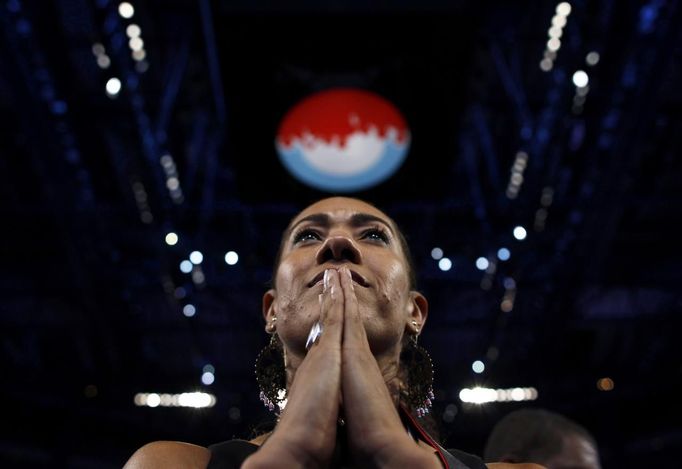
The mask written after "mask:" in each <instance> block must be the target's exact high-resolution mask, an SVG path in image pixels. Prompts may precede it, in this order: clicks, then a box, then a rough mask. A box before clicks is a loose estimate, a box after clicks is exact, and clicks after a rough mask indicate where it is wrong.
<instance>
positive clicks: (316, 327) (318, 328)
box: [305, 321, 322, 350]
mask: <svg viewBox="0 0 682 469" xmlns="http://www.w3.org/2000/svg"><path fill="white" fill-rule="evenodd" d="M320 335H322V324H320V321H317V322H315V324H313V327H311V328H310V333H309V334H308V340H306V342H305V349H306V350H308V349H310V347H312V346H313V344H314V343H315V342H317V340H318V339H319V338H320Z"/></svg>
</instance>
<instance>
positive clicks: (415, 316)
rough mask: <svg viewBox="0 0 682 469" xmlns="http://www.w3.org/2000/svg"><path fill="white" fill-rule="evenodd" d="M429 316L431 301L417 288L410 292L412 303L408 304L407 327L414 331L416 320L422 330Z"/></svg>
mask: <svg viewBox="0 0 682 469" xmlns="http://www.w3.org/2000/svg"><path fill="white" fill-rule="evenodd" d="M428 316H429V302H428V300H427V299H426V297H425V296H424V295H422V294H421V293H419V292H418V291H416V290H413V291H411V292H410V304H409V306H408V317H407V328H408V329H409V330H411V331H412V332H414V323H413V322H412V321H414V322H416V323H417V327H418V328H419V330H420V331H421V330H422V329H424V324H426V318H428Z"/></svg>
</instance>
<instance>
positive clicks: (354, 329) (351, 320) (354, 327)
mask: <svg viewBox="0 0 682 469" xmlns="http://www.w3.org/2000/svg"><path fill="white" fill-rule="evenodd" d="M339 281H340V283H341V288H342V290H343V297H344V308H343V343H344V346H351V347H356V346H360V345H367V333H366V332H365V327H364V324H363V323H362V318H361V317H360V308H359V306H358V297H357V296H356V295H355V286H354V285H353V279H352V277H351V273H350V270H349V269H348V267H345V266H344V267H341V269H339Z"/></svg>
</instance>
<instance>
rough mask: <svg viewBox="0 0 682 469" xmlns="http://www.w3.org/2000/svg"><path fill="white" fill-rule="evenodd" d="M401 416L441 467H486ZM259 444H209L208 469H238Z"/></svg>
mask: <svg viewBox="0 0 682 469" xmlns="http://www.w3.org/2000/svg"><path fill="white" fill-rule="evenodd" d="M400 410H401V412H400V414H401V417H402V419H403V422H404V423H405V426H406V427H407V430H408V432H409V433H410V434H411V435H413V436H414V435H417V436H419V438H420V439H421V440H422V441H425V442H426V443H428V444H429V445H431V447H433V449H434V452H436V453H437V454H438V457H439V458H440V460H441V462H442V463H443V467H444V468H446V469H486V466H485V464H484V463H483V461H482V460H481V459H480V458H478V457H476V456H474V455H471V454H468V453H465V452H463V451H459V450H456V449H448V450H446V449H444V448H442V447H441V446H440V445H439V444H438V443H436V442H435V441H434V440H433V438H431V436H430V435H429V434H428V433H426V431H425V430H424V429H423V428H422V427H421V425H419V423H417V421H416V420H415V419H414V418H413V417H412V416H411V415H410V414H409V412H407V411H406V410H405V409H403V408H402V407H401V408H400ZM258 448H260V446H258V445H255V444H253V443H250V442H248V441H246V440H230V441H224V442H222V443H217V444H215V445H211V446H209V447H208V449H209V450H210V451H211V460H210V461H209V463H208V469H238V468H239V467H241V465H242V463H243V462H244V460H245V459H246V458H248V457H249V456H251V455H252V454H253V453H255V452H256V451H257V450H258Z"/></svg>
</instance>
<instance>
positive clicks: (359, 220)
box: [287, 213, 393, 237]
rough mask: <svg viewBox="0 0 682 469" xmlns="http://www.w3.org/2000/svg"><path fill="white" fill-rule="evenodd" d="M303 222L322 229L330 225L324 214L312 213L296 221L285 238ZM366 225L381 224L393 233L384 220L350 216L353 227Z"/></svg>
mask: <svg viewBox="0 0 682 469" xmlns="http://www.w3.org/2000/svg"><path fill="white" fill-rule="evenodd" d="M305 222H312V223H313V224H315V225H321V226H324V227H328V226H329V225H331V223H332V221H331V217H330V216H329V215H327V214H326V213H313V214H312V215H308V216H305V217H303V218H301V219H300V220H298V221H297V222H296V223H294V224H293V225H292V226H291V227H290V228H289V229H288V230H287V237H289V236H290V235H291V233H292V232H293V231H294V229H295V228H296V227H297V226H298V225H300V224H301V223H305ZM368 223H381V224H383V225H386V227H387V228H388V229H389V231H390V232H391V233H393V226H392V225H391V224H390V223H389V222H388V221H387V220H384V219H383V218H381V217H378V216H376V215H372V214H370V213H354V214H353V215H351V217H350V220H349V224H350V225H351V226H353V227H358V226H363V225H367V224H368Z"/></svg>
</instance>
